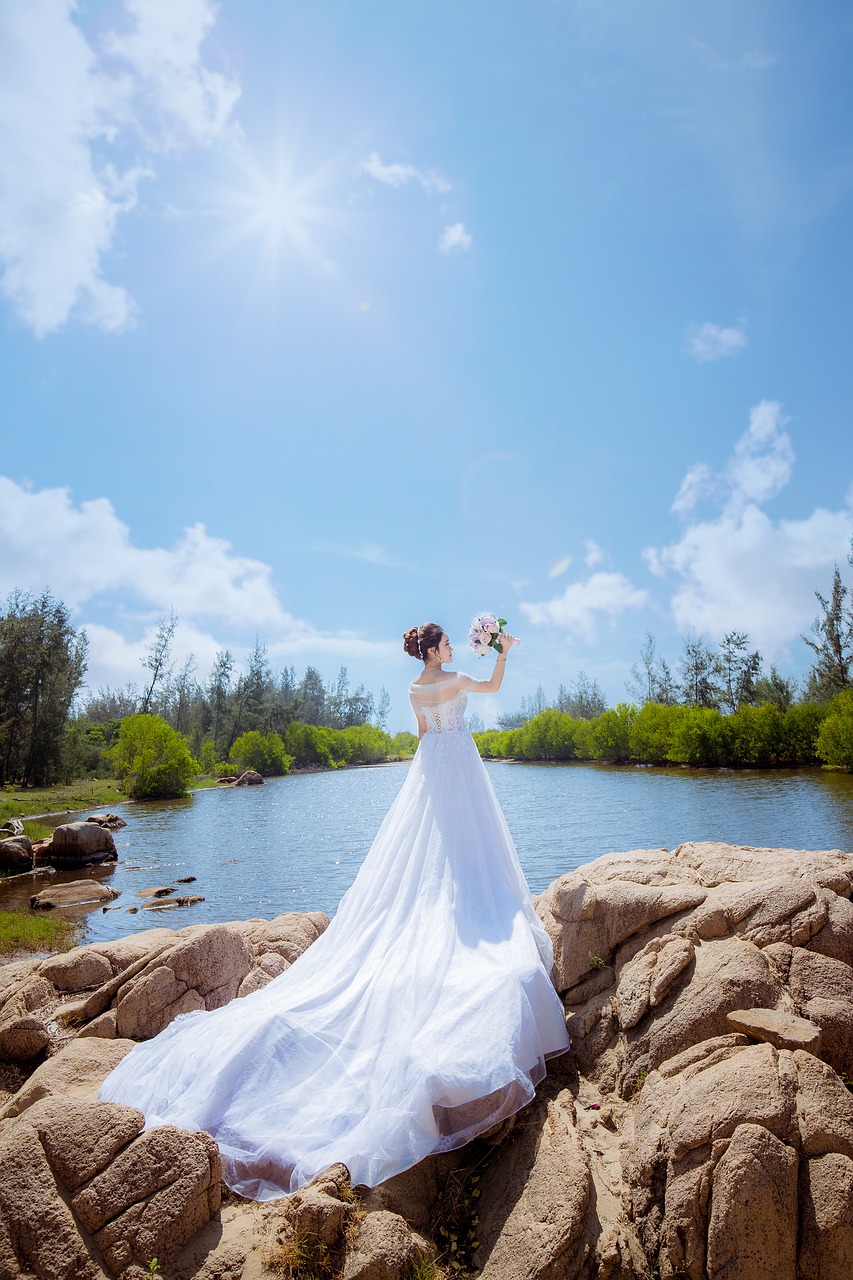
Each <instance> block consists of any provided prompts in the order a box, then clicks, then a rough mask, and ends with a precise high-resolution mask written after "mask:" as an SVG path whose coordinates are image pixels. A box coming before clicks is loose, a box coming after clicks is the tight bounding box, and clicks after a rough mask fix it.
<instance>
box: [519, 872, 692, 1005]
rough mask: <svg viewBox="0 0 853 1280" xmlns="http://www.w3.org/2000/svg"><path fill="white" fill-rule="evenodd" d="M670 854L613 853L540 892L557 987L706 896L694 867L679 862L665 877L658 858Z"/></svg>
mask: <svg viewBox="0 0 853 1280" xmlns="http://www.w3.org/2000/svg"><path fill="white" fill-rule="evenodd" d="M661 855H663V856H661ZM667 857H668V855H667V853H666V850H661V851H650V850H640V851H638V852H637V853H633V854H623V855H616V854H611V855H609V856H608V857H607V858H599V859H598V861H597V862H593V863H591V864H590V865H589V866H588V867H582V868H581V869H580V870H579V871H572V872H571V873H570V874H569V875H566V876H561V877H560V879H559V880H555V881H554V883H553V884H551V885H549V887H548V888H547V889H546V890H545V892H544V893H542V894H540V896H539V905H538V908H537V909H538V912H539V916H540V918H541V919H542V922H543V923H544V925H545V928H546V929H547V930H548V933H549V934H550V936H551V941H552V942H553V944H554V975H555V984H556V986H557V989H558V991H561V992H562V991H566V990H567V989H568V988H569V987H572V986H574V985H575V983H577V982H578V981H579V980H580V979H581V978H582V977H583V976H584V974H586V973H588V972H589V971H590V970H591V969H592V968H594V965H595V961H596V960H599V961H602V960H603V961H608V960H610V959H611V957H612V955H613V953H614V951H615V949H616V947H617V946H618V945H619V944H620V943H622V942H624V941H625V940H626V939H628V938H631V937H633V936H635V935H636V934H638V933H641V931H642V930H643V929H644V928H646V927H647V926H649V925H651V924H655V923H657V921H659V920H668V919H671V918H672V917H673V916H676V915H678V914H679V913H681V912H683V911H685V910H686V909H687V908H689V907H695V906H697V905H698V904H700V903H703V902H704V901H705V899H706V897H707V890H706V889H705V888H704V887H702V886H701V885H700V884H699V883H698V876H696V874H695V873H690V872H684V873H682V869H681V868H680V867H679V868H678V871H677V872H676V871H673V872H672V873H671V874H672V882H671V883H668V884H667V883H665V882H663V883H662V879H663V877H662V876H661V870H660V863H661V862H662V861H663V860H664V859H665V858H667ZM626 864H631V865H627V866H626ZM622 874H624V875H625V877H626V880H624V881H623V880H622V879H621V878H620V876H621V875H622Z"/></svg>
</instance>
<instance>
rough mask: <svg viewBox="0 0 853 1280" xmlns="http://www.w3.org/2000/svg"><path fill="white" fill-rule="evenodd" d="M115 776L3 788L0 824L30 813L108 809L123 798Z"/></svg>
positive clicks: (124, 794)
mask: <svg viewBox="0 0 853 1280" xmlns="http://www.w3.org/2000/svg"><path fill="white" fill-rule="evenodd" d="M126 799H127V793H126V792H124V791H121V790H119V787H118V785H117V783H116V779H115V778H104V779H100V780H99V779H97V778H80V779H78V780H77V782H67V783H59V784H57V785H56V786H54V787H12V786H7V787H3V789H2V790H0V823H3V822H5V821H6V819H7V818H26V817H30V816H31V815H33V814H46V813H71V812H75V811H76V810H78V809H88V810H89V812H91V813H94V812H97V810H99V809H102V810H103V809H107V810H108V809H109V808H110V807H111V806H112V805H114V804H118V802H119V801H120V800H126Z"/></svg>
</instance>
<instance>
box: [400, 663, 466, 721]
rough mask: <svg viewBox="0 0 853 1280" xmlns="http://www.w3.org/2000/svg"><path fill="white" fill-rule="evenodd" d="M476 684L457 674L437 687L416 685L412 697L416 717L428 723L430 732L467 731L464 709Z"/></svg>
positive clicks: (438, 683) (436, 683) (410, 691)
mask: <svg viewBox="0 0 853 1280" xmlns="http://www.w3.org/2000/svg"><path fill="white" fill-rule="evenodd" d="M476 683H477V681H476V680H472V679H471V677H470V676H466V675H464V674H463V673H462V672H461V671H456V672H454V673H453V675H451V676H448V677H447V678H446V679H444V680H436V681H435V683H434V684H413V685H411V687H410V689H409V697H410V698H411V702H412V706H413V707H414V709H415V714H416V715H418V716H422V717H423V718H424V720H426V725H427V733H450V732H454V731H456V732H458V731H459V730H463V731H464V730H465V708H466V706H467V705H468V690H469V689H470V688H471V687H472V686H473V685H475V684H476Z"/></svg>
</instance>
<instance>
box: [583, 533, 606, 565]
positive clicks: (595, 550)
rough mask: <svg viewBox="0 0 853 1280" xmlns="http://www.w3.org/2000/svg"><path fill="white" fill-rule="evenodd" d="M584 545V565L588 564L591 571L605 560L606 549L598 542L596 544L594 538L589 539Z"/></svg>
mask: <svg viewBox="0 0 853 1280" xmlns="http://www.w3.org/2000/svg"><path fill="white" fill-rule="evenodd" d="M583 545H584V557H583V558H584V563H585V564H587V565H588V566H589V568H590V569H594V568H595V566H596V565H597V564H601V562H602V560H603V559H604V555H605V552H604V548H603V547H600V546H599V545H598V543H597V542H594V541H593V540H592V538H587V540H586V542H585V543H584V544H583Z"/></svg>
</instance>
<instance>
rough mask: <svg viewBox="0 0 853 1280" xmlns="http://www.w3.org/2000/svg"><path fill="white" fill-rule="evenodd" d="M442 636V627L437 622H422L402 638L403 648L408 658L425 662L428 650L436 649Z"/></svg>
mask: <svg viewBox="0 0 853 1280" xmlns="http://www.w3.org/2000/svg"><path fill="white" fill-rule="evenodd" d="M443 635H444V627H440V626H439V625H438V623H437V622H424V623H422V624H421V626H419V627H412V628H411V630H410V631H407V632H406V633H405V635H404V636H403V648H404V649H405V650H406V653H407V654H408V655H409V657H410V658H419V659H420V661H421V662H426V660H427V658H428V656H429V651H430V649H437V648H438V646H439V645H440V644H441V637H442V636H443Z"/></svg>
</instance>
